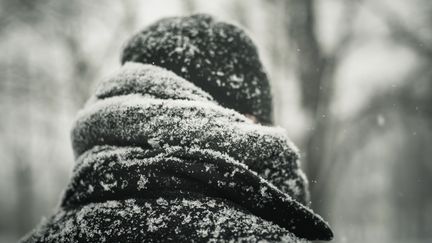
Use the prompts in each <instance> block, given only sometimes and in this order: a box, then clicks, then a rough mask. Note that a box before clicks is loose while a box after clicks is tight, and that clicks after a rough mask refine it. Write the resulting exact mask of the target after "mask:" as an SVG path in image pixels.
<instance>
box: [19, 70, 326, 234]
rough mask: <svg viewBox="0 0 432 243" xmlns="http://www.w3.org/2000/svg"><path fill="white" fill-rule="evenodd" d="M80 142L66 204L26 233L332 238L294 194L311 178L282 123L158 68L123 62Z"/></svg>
mask: <svg viewBox="0 0 432 243" xmlns="http://www.w3.org/2000/svg"><path fill="white" fill-rule="evenodd" d="M72 141H73V147H74V152H75V155H76V157H77V164H76V166H75V168H74V172H73V176H72V178H71V182H70V183H69V185H68V187H67V189H66V192H65V194H64V197H63V200H62V202H61V205H60V209H59V210H58V212H57V213H56V214H55V215H54V216H53V217H52V218H50V219H49V220H48V221H47V222H44V223H43V224H41V225H40V226H39V227H38V228H37V229H36V230H35V231H34V232H32V233H31V234H30V235H28V236H27V237H26V238H25V239H24V240H23V242H165V241H173V242H185V241H196V242H208V241H217V242H225V241H229V240H233V241H242V240H243V241H245V242H257V241H259V240H268V241H281V242H304V241H305V240H303V238H304V239H309V240H314V239H323V240H325V239H330V238H331V237H332V232H331V230H330V228H329V227H328V225H327V224H326V223H325V222H324V221H323V220H322V219H321V218H320V217H319V216H318V215H316V214H314V213H313V212H312V211H311V210H310V209H308V208H307V207H305V206H303V205H302V204H301V203H300V202H298V201H303V202H304V201H305V197H306V193H305V191H306V190H307V188H306V186H307V184H306V180H305V177H304V176H303V174H302V173H301V171H300V168H299V164H298V154H297V152H296V150H295V148H294V147H293V145H292V144H291V142H290V141H289V140H288V138H287V137H286V136H285V135H284V131H283V130H282V129H276V128H272V127H265V126H261V125H257V124H253V123H252V122H251V121H249V120H248V119H247V118H245V117H244V116H242V115H241V114H238V113H237V112H235V111H233V110H230V109H226V108H223V107H221V106H219V105H218V104H217V103H216V102H215V101H214V100H213V99H212V98H211V96H209V95H208V94H207V93H206V92H204V91H202V90H201V89H200V88H198V87H196V86H194V85H192V84H191V83H190V82H188V81H186V80H184V79H182V78H180V77H178V76H176V75H175V74H174V73H172V72H169V71H167V70H164V69H162V68H159V67H156V66H152V65H142V64H137V63H127V64H126V65H125V66H124V67H122V69H121V70H120V71H119V72H118V73H116V74H115V75H114V76H113V77H111V78H109V79H107V80H105V81H104V82H102V83H101V84H99V86H98V88H97V91H96V94H95V96H94V97H93V98H92V99H91V100H90V101H89V102H88V104H87V105H86V107H85V108H84V109H83V110H82V111H81V112H80V113H79V115H78V118H77V120H76V122H75V125H74V128H73V131H72ZM279 171H283V172H279ZM264 178H266V179H264ZM284 182H285V183H284ZM273 183H274V184H273ZM297 200H298V201H297Z"/></svg>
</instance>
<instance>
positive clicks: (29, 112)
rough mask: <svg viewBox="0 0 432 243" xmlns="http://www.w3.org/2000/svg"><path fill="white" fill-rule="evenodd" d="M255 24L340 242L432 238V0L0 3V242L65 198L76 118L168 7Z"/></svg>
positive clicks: (318, 207)
mask: <svg viewBox="0 0 432 243" xmlns="http://www.w3.org/2000/svg"><path fill="white" fill-rule="evenodd" d="M195 12H206V13H210V14H213V15H215V16H217V17H218V18H220V19H223V20H228V21H233V22H236V23H238V24H240V25H242V26H244V27H245V28H246V29H247V31H248V32H249V34H250V35H251V36H252V38H253V39H254V40H255V42H256V43H257V45H258V46H259V51H260V54H261V58H262V60H263V62H264V64H265V66H266V68H267V71H268V74H269V76H270V78H271V81H272V87H273V94H274V103H275V107H276V108H275V117H276V123H277V124H278V125H280V126H282V127H284V128H286V129H287V130H288V133H289V136H290V137H291V138H292V139H293V140H294V141H295V142H296V144H297V145H298V146H299V147H300V148H301V151H302V156H303V166H304V169H305V171H306V173H307V175H308V176H309V180H310V186H311V192H312V200H313V204H312V207H313V208H314V210H315V211H317V212H319V213H320V214H321V215H323V216H324V218H326V219H328V220H329V221H330V224H331V225H332V226H333V228H334V232H335V234H336V236H335V240H334V242H350V243H356V242H384V243H385V242H401V243H402V242H403V243H410V242H431V241H432V190H431V188H430V187H431V186H432V159H431V158H432V149H430V148H431V145H432V68H431V66H432V65H431V64H432V29H431V27H430V26H431V24H432V2H431V1H428V0H411V1H406V0H405V1H403V0H381V1H372V0H315V1H313V0H212V1H206V0H188V1H186V0H185V1H180V0H163V1H162V0H154V1H150V0H147V1H139V0H124V1H102V0H94V1H84V0H76V1H64V0H63V1H58V0H1V1H0V37H1V38H0V53H1V54H0V55H1V58H0V163H1V164H0V242H13V241H16V240H17V239H18V238H19V237H20V236H22V235H23V234H24V233H26V232H28V231H29V230H30V229H31V228H33V227H34V226H35V225H36V224H37V223H38V222H39V221H40V220H41V219H42V218H43V217H47V216H49V215H50V213H52V212H53V210H54V208H55V207H56V206H57V204H58V202H59V197H60V194H61V191H62V190H63V189H64V187H65V185H66V183H67V181H68V178H69V176H70V174H71V170H72V167H73V163H74V162H73V156H72V149H71V144H70V138H69V135H70V128H71V124H72V121H73V118H74V116H75V114H76V112H77V111H78V109H79V108H80V107H82V105H83V103H84V102H85V100H86V99H87V98H88V95H89V94H90V91H91V88H92V87H93V86H94V83H95V82H96V81H98V80H100V79H101V78H102V77H104V76H107V75H109V74H111V73H112V72H113V71H114V70H116V69H117V68H118V67H119V65H120V64H119V59H120V50H121V47H122V44H123V43H124V42H125V41H126V40H127V39H128V38H129V37H130V36H131V35H132V34H133V33H136V32H137V31H138V30H140V29H142V28H143V27H145V26H146V25H148V24H150V23H152V22H153V21H155V20H157V19H159V18H161V17H166V16H174V15H183V14H190V13H195Z"/></svg>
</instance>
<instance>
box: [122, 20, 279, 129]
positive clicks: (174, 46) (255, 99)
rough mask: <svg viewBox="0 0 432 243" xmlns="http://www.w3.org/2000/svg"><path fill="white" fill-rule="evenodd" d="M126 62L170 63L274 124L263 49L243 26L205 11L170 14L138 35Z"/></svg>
mask: <svg viewBox="0 0 432 243" xmlns="http://www.w3.org/2000/svg"><path fill="white" fill-rule="evenodd" d="M121 61H122V63H125V62H127V61H134V62H141V63H146V64H153V65H156V66H160V67H164V68H166V69H168V70H170V71H173V72H174V73H176V74H177V75H179V76H181V77H183V78H185V79H186V80H188V81H190V82H192V83H194V84H195V85H197V86H198V87H200V88H202V89H203V90H204V91H206V92H208V93H209V94H210V95H212V96H213V97H214V98H215V99H216V101H217V102H219V103H220V104H221V105H222V106H224V107H227V108H231V109H234V110H236V111H238V112H240V113H242V114H245V115H253V116H255V117H256V119H257V120H258V121H259V122H261V123H263V124H271V123H272V96H271V89H270V84H269V80H268V78H267V75H266V73H265V72H264V70H263V66H262V64H261V62H260V59H259V56H258V52H257V49H256V47H255V45H254V43H253V42H252V40H251V39H250V37H249V36H248V35H247V34H246V33H245V31H243V30H242V29H241V28H239V27H237V26H235V25H232V24H228V23H224V22H220V21H217V20H215V19H214V18H213V17H211V16H209V15H205V14H197V15H191V16H186V17H171V18H165V19H162V20H159V21H157V22H155V23H154V24H152V25H150V26H148V27H147V28H145V29H144V30H143V31H141V32H139V33H138V34H136V35H135V36H133V37H132V38H131V39H130V40H129V41H128V42H127V44H126V45H125V47H124V50H123V53H122V58H121Z"/></svg>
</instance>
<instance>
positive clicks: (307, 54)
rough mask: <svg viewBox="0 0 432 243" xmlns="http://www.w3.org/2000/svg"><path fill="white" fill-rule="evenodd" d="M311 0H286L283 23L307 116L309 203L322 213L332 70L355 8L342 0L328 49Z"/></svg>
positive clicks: (328, 166)
mask: <svg viewBox="0 0 432 243" xmlns="http://www.w3.org/2000/svg"><path fill="white" fill-rule="evenodd" d="M315 5H316V1H314V0H290V1H286V7H285V8H286V9H287V11H288V15H287V18H286V26H287V28H288V30H289V32H288V34H289V38H290V40H291V44H292V50H293V52H292V55H293V56H294V60H295V61H294V65H295V66H294V72H295V74H296V76H297V80H298V82H299V83H300V88H301V94H302V96H301V97H302V106H303V108H304V110H305V111H306V113H307V115H308V116H309V120H310V129H309V131H308V132H307V134H306V138H305V143H306V144H305V145H304V146H302V147H304V149H303V151H304V154H305V164H306V174H307V175H308V177H309V180H310V181H311V184H310V189H311V196H312V201H313V202H314V204H313V205H312V206H313V208H314V209H315V210H317V211H318V212H319V213H321V214H322V215H323V216H324V217H328V216H329V215H328V212H326V210H327V209H326V207H327V204H328V202H329V200H328V196H327V195H329V187H331V186H332V184H331V183H330V182H328V181H327V180H328V179H329V178H331V177H332V171H333V165H332V161H330V160H329V157H330V156H331V155H330V154H328V153H329V151H330V149H329V148H332V147H334V144H333V133H332V129H333V128H334V127H335V126H337V124H336V123H338V121H336V118H335V116H334V115H333V114H332V113H331V111H330V105H331V104H332V98H333V96H334V90H335V87H334V86H335V72H336V71H337V69H338V66H339V65H340V62H341V61H342V60H343V58H344V57H345V55H346V54H347V51H348V50H349V47H350V44H351V41H352V38H353V34H354V33H353V30H354V28H353V23H354V21H355V19H356V14H357V10H358V2H357V1H346V2H344V3H343V7H344V11H343V16H342V20H341V26H340V31H339V38H338V40H337V43H336V44H335V45H334V46H335V47H334V49H333V50H331V51H328V52H326V51H324V49H323V47H322V45H320V40H319V36H318V33H317V32H318V30H317V28H318V27H317V20H316V18H317V17H316V15H317V11H318V9H317V8H316V6H315Z"/></svg>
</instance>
